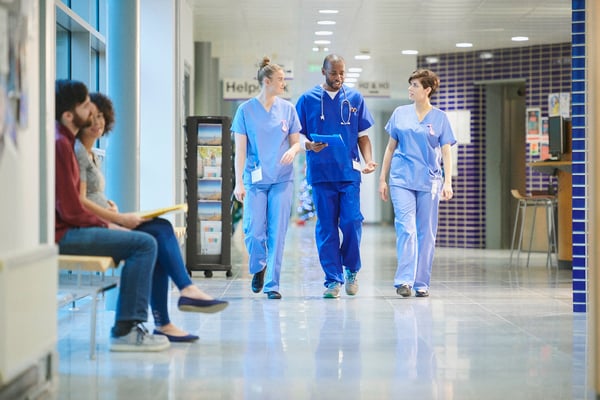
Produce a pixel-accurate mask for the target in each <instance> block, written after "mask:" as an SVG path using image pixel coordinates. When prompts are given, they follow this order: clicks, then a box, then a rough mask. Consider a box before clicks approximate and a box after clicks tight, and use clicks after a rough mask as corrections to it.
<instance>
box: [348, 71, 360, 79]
mask: <svg viewBox="0 0 600 400" xmlns="http://www.w3.org/2000/svg"><path fill="white" fill-rule="evenodd" d="M346 76H347V77H348V78H358V77H359V76H360V74H359V73H358V72H348V73H347V74H346Z"/></svg>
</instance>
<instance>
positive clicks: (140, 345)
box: [110, 324, 170, 351]
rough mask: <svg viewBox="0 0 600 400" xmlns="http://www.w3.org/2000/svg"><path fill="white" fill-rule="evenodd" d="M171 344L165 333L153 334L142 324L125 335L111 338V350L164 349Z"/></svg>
mask: <svg viewBox="0 0 600 400" xmlns="http://www.w3.org/2000/svg"><path fill="white" fill-rule="evenodd" d="M169 346H170V343H169V339H168V338H167V337H166V336H163V335H151V334H150V333H149V332H148V330H146V328H145V327H144V325H142V324H137V325H136V326H134V327H133V328H132V329H131V332H129V333H128V334H127V335H125V336H119V337H111V338H110V351H162V350H166V349H168V348H169Z"/></svg>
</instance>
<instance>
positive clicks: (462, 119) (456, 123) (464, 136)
mask: <svg viewBox="0 0 600 400" xmlns="http://www.w3.org/2000/svg"><path fill="white" fill-rule="evenodd" d="M446 115H447V116H448V120H449V121H450V126H451V127H452V132H454V137H455V138H456V143H457V144H469V143H471V111H470V110H453V111H446Z"/></svg>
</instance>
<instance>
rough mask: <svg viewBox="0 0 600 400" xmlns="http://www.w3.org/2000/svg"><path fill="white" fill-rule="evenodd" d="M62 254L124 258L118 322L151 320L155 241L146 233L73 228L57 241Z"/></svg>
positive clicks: (97, 228) (118, 304)
mask: <svg viewBox="0 0 600 400" xmlns="http://www.w3.org/2000/svg"><path fill="white" fill-rule="evenodd" d="M58 247H59V252H60V254H75V255H88V256H106V257H112V258H113V259H114V260H115V262H117V263H118V262H120V261H121V260H124V261H125V265H124V267H123V271H122V272H121V280H120V284H119V297H118V300H117V310H116V314H115V321H117V322H118V321H139V322H144V321H146V320H148V298H149V297H150V281H151V279H152V271H153V269H154V263H155V261H156V251H157V250H156V240H154V238H153V237H152V236H150V235H148V234H147V233H144V232H136V231H126V230H118V229H107V228H99V227H92V228H72V229H69V230H68V231H67V232H66V233H65V235H64V236H63V237H62V239H61V240H60V242H58Z"/></svg>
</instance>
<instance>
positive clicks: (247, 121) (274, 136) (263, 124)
mask: <svg viewBox="0 0 600 400" xmlns="http://www.w3.org/2000/svg"><path fill="white" fill-rule="evenodd" d="M301 129H302V126H301V125H300V120H299V119H298V114H297V113H296V109H295V108H294V106H293V104H292V103H290V102H289V101H287V100H284V99H282V98H280V97H276V98H275V101H274V102H273V105H272V106H271V109H270V110H269V111H267V110H266V109H265V108H264V107H263V105H262V103H261V102H260V101H259V100H258V99H257V98H256V97H253V98H251V99H249V100H247V101H245V102H244V103H242V104H241V105H240V106H239V107H238V109H237V111H236V113H235V116H234V118H233V122H232V124H231V131H232V132H234V133H238V134H242V135H246V137H247V140H248V142H247V147H246V165H245V166H244V173H243V181H244V185H245V186H250V185H251V184H252V178H251V174H252V171H253V170H255V169H257V168H258V167H260V168H261V169H262V180H261V181H259V182H255V184H273V183H280V182H286V181H291V180H293V163H292V164H288V165H282V164H281V163H280V162H279V160H281V157H282V156H283V154H284V153H285V152H286V151H287V150H288V149H289V148H290V144H289V138H288V136H289V135H290V134H291V133H297V132H300V130H301Z"/></svg>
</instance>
